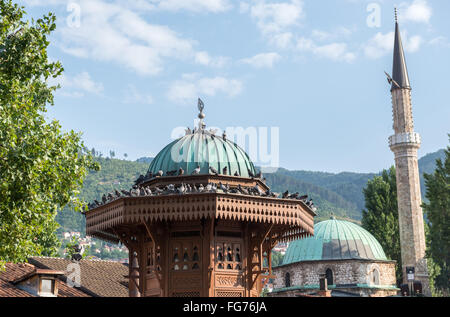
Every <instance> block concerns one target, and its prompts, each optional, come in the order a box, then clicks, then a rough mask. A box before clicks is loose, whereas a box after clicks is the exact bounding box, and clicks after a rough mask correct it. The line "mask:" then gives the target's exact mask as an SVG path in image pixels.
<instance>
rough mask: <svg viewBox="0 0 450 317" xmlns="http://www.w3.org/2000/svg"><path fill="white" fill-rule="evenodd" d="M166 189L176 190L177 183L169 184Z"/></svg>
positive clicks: (170, 191) (171, 191)
mask: <svg viewBox="0 0 450 317" xmlns="http://www.w3.org/2000/svg"><path fill="white" fill-rule="evenodd" d="M166 190H167V191H168V192H169V193H173V192H175V185H174V184H169V185H167V186H166Z"/></svg>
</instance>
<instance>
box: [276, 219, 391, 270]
mask: <svg viewBox="0 0 450 317" xmlns="http://www.w3.org/2000/svg"><path fill="white" fill-rule="evenodd" d="M350 259H367V260H382V261H387V258H386V255H385V254H384V251H383V248H382V247H381V245H380V243H379V242H378V241H377V240H376V239H375V238H374V236H373V235H371V234H370V233H369V232H368V231H367V230H365V229H364V228H362V227H361V226H358V225H357V224H354V223H351V222H348V221H342V220H336V219H334V218H332V219H331V220H327V221H322V222H319V223H317V224H316V225H315V226H314V237H309V238H305V239H301V240H296V241H294V242H292V243H290V244H289V247H288V249H287V251H286V254H285V256H284V259H283V265H285V264H291V263H296V262H302V261H322V260H350Z"/></svg>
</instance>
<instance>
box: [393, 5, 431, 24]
mask: <svg viewBox="0 0 450 317" xmlns="http://www.w3.org/2000/svg"><path fill="white" fill-rule="evenodd" d="M432 15H433V9H432V8H431V6H430V5H429V4H428V2H427V0H414V1H413V2H412V3H411V4H410V5H408V4H407V3H402V4H401V5H400V10H399V19H400V20H401V21H412V22H418V23H429V22H430V19H431V16H432Z"/></svg>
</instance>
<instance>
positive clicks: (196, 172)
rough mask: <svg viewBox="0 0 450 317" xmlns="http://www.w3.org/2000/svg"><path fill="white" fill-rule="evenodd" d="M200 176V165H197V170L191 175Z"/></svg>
mask: <svg viewBox="0 0 450 317" xmlns="http://www.w3.org/2000/svg"><path fill="white" fill-rule="evenodd" d="M198 174H200V165H197V168H196V169H195V170H193V171H192V173H191V175H198Z"/></svg>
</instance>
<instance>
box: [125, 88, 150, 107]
mask: <svg viewBox="0 0 450 317" xmlns="http://www.w3.org/2000/svg"><path fill="white" fill-rule="evenodd" d="M124 93H125V97H124V99H123V102H124V103H126V104H147V105H150V104H152V103H153V97H152V96H151V95H148V94H142V93H140V92H139V91H138V90H137V88H136V87H135V86H134V85H132V84H129V85H128V87H127V89H126V90H125V92H124Z"/></svg>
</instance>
